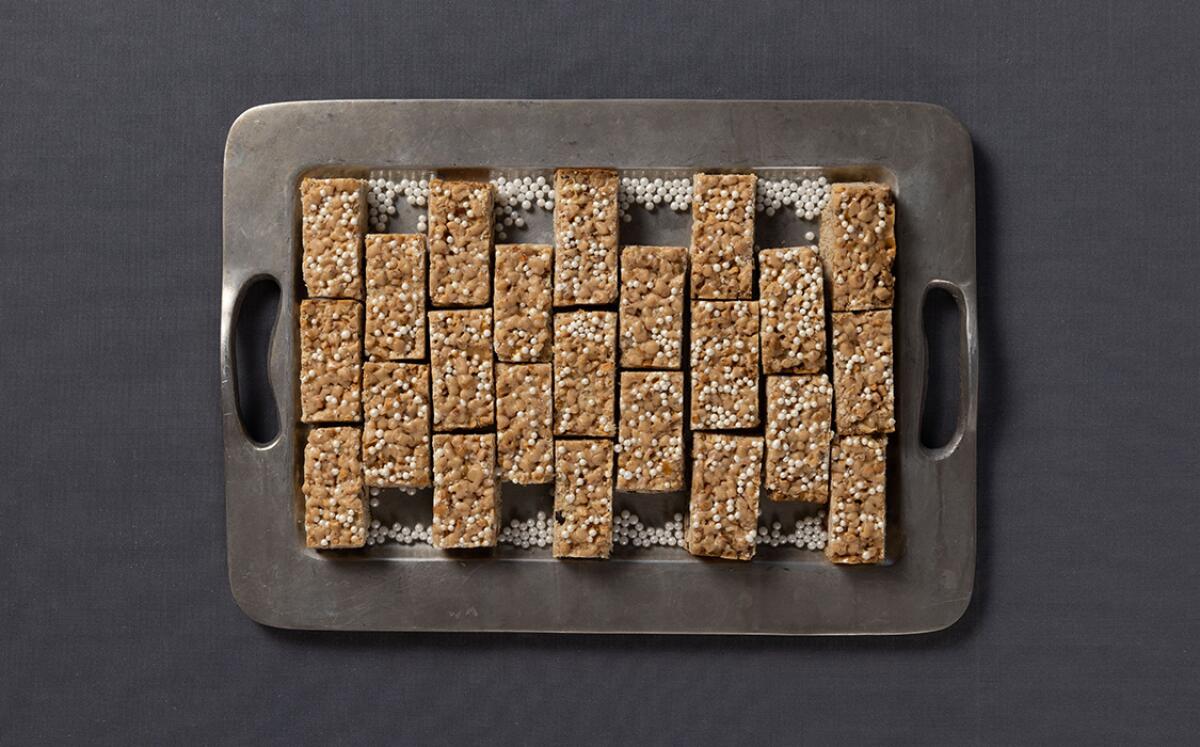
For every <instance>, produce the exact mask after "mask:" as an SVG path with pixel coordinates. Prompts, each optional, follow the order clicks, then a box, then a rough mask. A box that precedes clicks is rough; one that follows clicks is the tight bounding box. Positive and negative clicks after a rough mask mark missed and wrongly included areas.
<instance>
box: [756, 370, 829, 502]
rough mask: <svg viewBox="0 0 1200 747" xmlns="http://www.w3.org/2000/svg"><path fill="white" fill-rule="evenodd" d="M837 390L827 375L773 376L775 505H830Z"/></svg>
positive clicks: (769, 483) (768, 483)
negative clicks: (830, 467)
mask: <svg viewBox="0 0 1200 747" xmlns="http://www.w3.org/2000/svg"><path fill="white" fill-rule="evenodd" d="M832 419H833V387H832V386H831V385H830V384H829V379H828V378H827V377H826V376H825V374H817V375H816V376H768V377H767V428H766V443H767V469H766V476H765V478H764V483H765V487H766V489H767V491H768V492H769V493H770V495H771V499H772V500H776V501H811V502H814V503H825V502H826V501H827V500H829V441H830V439H831V438H833V430H832V428H833V423H832Z"/></svg>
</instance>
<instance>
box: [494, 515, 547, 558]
mask: <svg viewBox="0 0 1200 747" xmlns="http://www.w3.org/2000/svg"><path fill="white" fill-rule="evenodd" d="M551 541H552V539H551V537H550V521H549V520H548V519H547V518H546V512H545V511H538V512H537V517H535V518H533V519H525V520H524V521H522V520H520V519H513V520H512V521H510V522H509V523H508V526H506V527H503V528H502V529H501V530H500V537H499V542H500V544H502V545H513V546H514V547H520V548H522V549H526V550H527V549H529V548H531V547H549V546H550V543H551Z"/></svg>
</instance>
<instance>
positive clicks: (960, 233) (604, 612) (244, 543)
mask: <svg viewBox="0 0 1200 747" xmlns="http://www.w3.org/2000/svg"><path fill="white" fill-rule="evenodd" d="M571 165H581V166H582V165H603V166H615V167H617V168H622V169H623V170H625V169H628V170H647V169H649V170H652V172H653V173H656V174H662V175H672V174H689V173H691V172H693V171H694V170H697V169H706V168H707V169H713V168H721V169H753V170H755V171H757V172H759V173H760V174H768V175H769V174H771V173H779V174H789V175H791V174H800V173H804V170H805V169H812V168H820V169H821V171H822V173H833V174H835V175H836V174H841V175H844V177H845V178H851V177H857V176H869V177H871V178H877V179H884V180H887V181H889V182H890V183H891V184H892V186H893V188H894V189H895V190H896V194H897V201H898V204H899V207H898V220H897V241H898V247H899V249H898V256H897V272H896V275H897V302H896V308H895V314H894V324H895V330H894V334H895V347H896V349H895V362H896V382H897V393H896V407H897V422H898V431H897V433H896V434H894V435H893V437H892V439H891V442H890V444H889V465H888V468H889V482H888V490H889V530H888V556H889V562H888V563H887V564H886V565H883V566H878V567H863V568H841V567H835V566H832V565H830V564H828V563H826V562H825V561H824V559H823V558H822V557H821V556H820V554H819V553H812V552H799V551H794V550H793V551H790V552H789V551H775V550H773V549H766V550H765V551H760V555H759V557H757V558H756V559H755V560H754V561H753V562H751V563H745V564H736V563H726V562H713V561H704V560H699V559H695V558H691V557H689V556H687V555H686V554H684V553H681V552H679V551H677V550H675V551H673V550H669V549H665V548H662V549H650V550H638V551H637V552H618V553H616V554H615V556H614V558H613V559H612V560H610V561H607V562H563V561H555V560H553V559H551V558H550V557H549V553H548V552H544V553H530V552H527V551H521V550H516V549H512V548H500V549H499V550H497V551H496V552H494V553H490V554H465V555H448V554H445V553H440V552H438V551H435V550H433V549H432V548H428V547H401V546H397V545H388V546H382V547H378V548H371V549H369V550H366V551H362V552H353V553H317V552H315V551H312V550H307V549H305V548H304V547H303V541H302V531H301V528H300V526H299V524H298V518H299V508H298V502H299V498H298V489H297V486H298V480H299V454H300V451H301V449H302V443H301V442H302V439H303V430H302V429H301V428H300V424H299V423H298V418H297V415H296V412H297V410H296V399H297V391H296V359H297V354H296V348H295V346H296V339H295V334H294V330H295V325H296V308H297V300H296V299H297V298H298V290H299V286H300V280H299V278H298V273H297V272H296V270H297V268H298V262H297V253H298V251H299V249H298V246H299V242H298V236H297V234H298V226H299V219H298V214H297V207H298V201H297V200H296V199H295V192H296V185H297V183H298V180H299V179H300V178H301V177H302V176H304V175H306V174H308V173H321V174H331V173H345V174H354V175H363V176H365V175H368V174H370V173H376V172H380V171H396V172H412V171H431V170H435V169H436V170H447V169H471V170H480V169H484V170H489V171H491V172H492V173H504V172H508V173H512V172H521V173H529V172H532V171H537V170H549V169H553V168H554V167H558V166H571ZM224 197H225V203H224V259H223V296H222V318H221V387H222V391H221V408H222V414H223V427H224V439H225V496H226V513H227V536H228V548H229V574H230V584H231V587H232V590H233V594H234V597H235V598H236V600H237V602H238V604H239V605H240V606H241V607H242V609H243V610H244V611H245V612H246V613H247V614H248V615H250V616H251V617H252V618H254V619H255V620H257V621H259V622H261V623H264V624H267V625H272V626H277V627H285V628H312V629H337V630H444V631H455V630H459V631H467V630H496V631H504V630H511V631H552V632H611V633H638V632H647V633H648V632H674V633H730V634H901V633H916V632H926V631H930V630H936V629H939V628H943V627H946V626H948V625H950V624H952V623H953V622H954V621H955V620H957V619H958V617H959V616H960V615H961V614H962V612H963V610H965V609H966V606H967V604H968V601H969V599H970V595H971V591H972V584H973V577H974V563H975V470H976V419H977V411H978V401H977V399H978V398H977V393H978V339H977V331H976V285H975V201H974V170H973V163H972V153H971V145H970V139H969V136H968V135H967V133H966V131H965V130H964V129H963V128H962V127H961V125H960V124H959V123H958V122H957V121H956V120H955V119H954V118H953V117H952V116H951V115H950V114H948V113H947V112H946V111H945V110H943V109H940V108H938V107H934V106H929V105H923V104H906V103H890V102H759V101H747V102H739V101H723V102H714V101H556V102H549V101H326V102H299V103H287V104H272V105H267V106H262V107H257V108H255V109H251V110H249V111H248V112H246V113H245V114H243V115H242V117H241V118H239V119H238V121H237V122H236V123H235V124H234V126H233V128H232V129H231V131H230V135H229V140H228V143H227V148H226V156H225V183H224ZM635 211H636V208H635ZM635 214H636V213H635ZM675 217H676V216H669V215H667V216H664V217H662V218H660V219H657V220H655V221H641V220H640V219H635V222H634V224H631V225H629V226H628V227H627V228H626V227H623V234H622V238H623V241H628V242H630V243H632V242H635V241H636V242H642V243H649V242H654V243H667V244H670V243H676V244H686V230H685V227H684V226H685V221H683V220H682V219H680V220H672V218H675ZM797 230H799V229H798V228H797V226H796V225H793V224H788V223H786V222H774V223H771V222H767V223H765V224H764V223H760V241H761V242H762V243H763V244H764V245H767V244H768V242H777V243H776V244H775V245H781V244H783V243H796V241H797V238H796V236H795V232H796V231H797ZM801 232H802V231H801ZM548 238H549V234H548V230H547V228H546V227H545V225H539V224H538V223H537V221H536V220H535V221H533V222H532V223H531V227H530V229H529V232H528V233H526V234H522V235H521V238H520V240H548ZM263 277H272V278H275V279H276V280H277V282H278V283H279V285H280V287H281V288H282V291H283V292H282V294H281V305H280V312H279V315H278V318H277V319H276V322H275V329H274V333H273V335H272V340H271V346H270V354H269V372H268V373H269V377H270V381H271V384H272V387H273V389H274V392H275V396H276V398H277V401H278V402H279V403H280V405H279V406H280V413H279V419H280V422H281V424H282V428H281V431H280V434H279V436H278V437H277V438H276V439H275V440H273V441H272V442H271V443H268V444H256V443H254V442H253V441H251V440H250V439H249V438H248V437H247V436H246V434H245V431H244V429H243V427H242V425H241V423H240V421H239V418H238V414H237V404H236V391H235V378H236V377H235V376H234V371H233V365H234V360H233V339H232V334H233V328H234V322H235V319H236V313H237V310H238V305H239V301H240V299H241V298H242V294H243V293H244V292H245V290H246V289H247V288H248V287H249V286H250V285H251V284H253V282H254V281H255V280H257V279H260V278H263ZM931 288H943V289H945V290H946V291H948V292H949V293H950V295H951V296H952V297H953V298H954V299H955V301H956V302H957V303H958V305H959V308H960V311H961V319H962V322H963V328H962V344H961V351H962V361H961V365H960V372H961V376H962V382H961V390H962V395H963V400H962V402H961V404H960V409H959V420H958V425H957V429H956V432H955V434H954V436H953V437H952V438H951V439H950V440H949V442H948V443H947V444H946V445H945V446H944V447H942V448H940V449H937V450H929V449H926V448H925V447H924V446H922V445H921V443H920V441H919V438H918V433H917V431H918V425H919V413H920V412H921V405H922V397H923V395H924V382H925V365H926V363H925V361H926V353H925V339H924V332H923V328H922V319H921V307H922V301H923V298H924V295H925V293H926V292H927V291H928V290H930V289H931ZM384 500H385V507H384V512H385V513H386V512H390V513H391V515H393V516H395V517H403V518H405V519H408V520H416V519H420V518H421V517H422V516H424V517H426V519H425V520H426V521H427V516H428V506H427V503H428V501H427V495H426V496H413V497H405V496H402V495H399V494H396V495H388V496H385V497H384ZM616 500H617V508H618V510H620V509H621V508H631V509H632V510H634V511H636V512H638V513H639V514H640V515H642V516H643V517H644V518H648V519H650V520H651V522H652V523H661V521H662V520H663V519H665V518H666V517H667V516H669V515H670V514H671V513H672V512H674V511H681V510H682V508H683V506H684V505H685V504H686V499H685V497H684V496H682V495H674V496H661V497H658V498H653V499H651V498H647V497H645V496H636V497H634V496H627V495H618V496H617V499H616ZM504 503H505V512H506V513H505V518H506V519H507V518H509V517H510V516H516V515H521V516H527V515H529V513H530V512H531V511H533V510H536V508H538V507H543V508H544V507H547V506H548V505H549V496H548V493H547V492H546V491H545V490H540V489H522V490H515V489H512V488H511V487H509V486H506V490H505V491H504ZM763 506H764V518H765V519H766V520H768V521H770V520H771V519H773V518H780V519H785V520H786V519H790V518H794V516H795V515H797V514H798V513H803V512H804V510H805V509H803V508H799V509H797V508H795V507H792V506H784V505H780V504H772V503H770V502H764V504H763Z"/></svg>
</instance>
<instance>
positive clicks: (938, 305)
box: [921, 288, 963, 449]
mask: <svg viewBox="0 0 1200 747" xmlns="http://www.w3.org/2000/svg"><path fill="white" fill-rule="evenodd" d="M921 316H922V319H923V326H924V329H925V350H926V357H925V397H924V399H923V401H922V403H921V445H923V446H924V447H925V448H927V449H940V448H942V447H944V446H946V444H948V443H950V439H952V438H953V437H954V434H955V432H956V431H957V429H958V416H959V407H960V403H961V401H962V396H963V385H962V373H961V370H960V366H961V361H962V339H961V338H962V312H961V310H960V309H959V306H958V301H957V300H956V299H955V298H954V296H953V295H951V294H950V293H949V292H947V291H946V290H945V289H943V288H931V289H930V290H929V291H928V292H927V293H926V294H925V299H924V305H923V307H922V309H921Z"/></svg>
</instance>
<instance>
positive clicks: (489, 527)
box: [431, 433, 500, 550]
mask: <svg viewBox="0 0 1200 747" xmlns="http://www.w3.org/2000/svg"><path fill="white" fill-rule="evenodd" d="M431 532H432V534H431V541H432V543H433V546H434V547H439V548H441V549H443V550H449V549H455V548H471V547H495V546H496V539H497V537H498V536H499V534H500V486H499V481H498V480H497V478H496V434H494V433H454V434H444V435H437V436H434V437H433V525H432V527H431Z"/></svg>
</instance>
